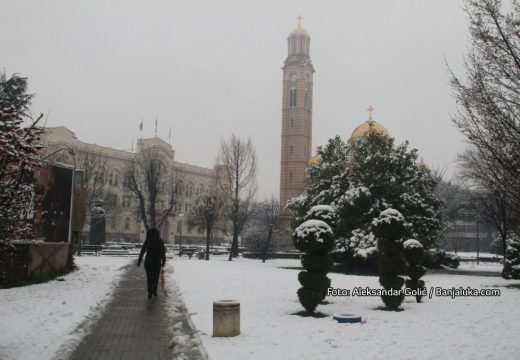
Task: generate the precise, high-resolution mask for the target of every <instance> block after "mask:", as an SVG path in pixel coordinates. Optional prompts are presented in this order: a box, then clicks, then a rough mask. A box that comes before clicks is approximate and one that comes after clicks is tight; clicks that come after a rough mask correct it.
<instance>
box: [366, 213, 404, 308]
mask: <svg viewBox="0 0 520 360" xmlns="http://www.w3.org/2000/svg"><path fill="white" fill-rule="evenodd" d="M405 229H406V227H405V222H404V217H403V215H402V214H401V213H400V212H399V211H397V210H395V209H387V210H385V211H382V212H381V214H379V217H378V218H377V219H374V221H372V231H373V233H374V235H375V236H376V238H377V243H378V249H379V259H378V265H379V283H380V284H381V285H382V286H383V287H384V288H385V289H386V290H392V291H400V290H401V288H402V286H403V284H404V279H403V278H402V277H400V276H399V274H400V273H401V272H402V269H403V266H404V262H403V258H402V257H401V250H402V248H403V244H402V242H401V241H402V236H403V234H404V233H405ZM381 299H382V300H383V302H384V303H385V305H386V306H387V307H388V308H390V309H397V308H398V307H399V306H400V305H401V303H402V301H403V299H404V295H403V293H402V292H400V293H399V294H398V295H382V296H381Z"/></svg>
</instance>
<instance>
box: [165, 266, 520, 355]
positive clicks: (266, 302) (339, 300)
mask: <svg viewBox="0 0 520 360" xmlns="http://www.w3.org/2000/svg"><path fill="white" fill-rule="evenodd" d="M173 264H174V268H175V272H174V273H173V274H170V275H169V280H168V281H169V282H173V283H175V284H176V285H177V286H178V287H179V288H180V290H181V293H182V296H183V297H184V300H185V302H186V306H187V308H188V311H189V312H190V313H192V320H193V322H194V324H195V326H196V327H197V328H198V329H199V330H200V332H201V338H202V341H203V343H204V346H205V348H206V350H207V351H208V353H209V356H210V359H215V360H218V359H228V360H233V359H237V360H238V359H280V360H282V359H283V360H288V359H342V360H343V359H351V358H352V359H354V358H357V359H383V358H384V359H449V358H458V359H514V358H518V352H519V351H520V343H519V342H518V334H520V322H519V321H518V319H519V318H520V307H519V306H518V299H519V297H520V288H519V287H517V288H508V287H506V286H507V285H512V284H515V286H520V282H518V281H516V282H514V281H505V280H503V279H501V278H499V277H490V276H487V277H486V276H467V275H466V276H462V275H445V274H431V275H426V276H425V280H426V282H427V286H435V287H443V288H452V287H456V288H458V287H459V286H463V287H464V288H466V287H468V286H470V287H472V288H477V289H482V288H487V289H490V288H495V287H497V288H498V289H500V291H501V295H500V296H499V297H457V298H455V299H452V298H450V297H435V296H434V297H433V298H432V299H426V300H425V301H424V302H423V303H421V304H417V303H415V300H414V299H412V298H407V299H406V300H405V303H404V304H403V308H404V310H403V311H401V312H391V311H384V310H381V308H380V307H381V305H382V302H381V300H380V298H378V297H335V298H333V297H328V298H327V301H328V302H329V304H327V305H320V306H319V307H318V311H320V312H322V313H324V314H327V315H332V314H334V313H339V312H349V313H354V314H358V315H362V316H363V318H364V319H366V323H364V324H352V325H345V324H338V323H336V322H335V321H334V320H332V318H331V317H326V318H304V317H300V316H298V315H293V314H294V313H296V312H299V311H300V310H301V309H302V308H301V306H300V304H299V303H298V299H297V296H296V290H297V289H298V287H299V283H298V281H297V274H298V271H299V270H295V269H283V268H281V267H282V266H284V267H295V266H299V261H297V260H273V261H270V262H268V263H265V264H262V263H261V262H260V261H257V260H245V259H241V260H237V261H233V262H228V261H225V259H224V258H217V257H214V258H213V260H211V261H209V262H207V261H200V260H194V259H192V260H187V259H186V260H184V259H182V260H179V259H178V258H176V259H174V262H173ZM330 277H331V278H332V286H333V287H336V288H344V289H353V288H354V287H356V286H362V287H365V286H369V287H371V288H380V286H379V285H378V280H377V277H372V276H347V275H341V274H330ZM221 299H236V300H240V306H241V331H242V334H241V335H240V336H238V337H235V338H213V337H212V336H211V335H212V302H213V300H221Z"/></svg>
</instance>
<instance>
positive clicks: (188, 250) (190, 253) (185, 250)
mask: <svg viewBox="0 0 520 360" xmlns="http://www.w3.org/2000/svg"><path fill="white" fill-rule="evenodd" d="M194 252H195V249H192V248H181V249H180V250H179V257H181V256H182V255H183V254H186V255H188V256H189V258H190V259H191V257H192V256H193V253H194Z"/></svg>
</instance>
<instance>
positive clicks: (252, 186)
mask: <svg viewBox="0 0 520 360" xmlns="http://www.w3.org/2000/svg"><path fill="white" fill-rule="evenodd" d="M217 163H218V166H217V172H218V175H217V178H218V179H219V182H220V184H219V186H220V188H221V190H222V191H223V196H224V199H225V204H226V207H225V214H226V217H227V218H228V219H229V220H230V222H231V224H232V234H233V240H232V242H231V250H230V252H229V261H231V260H232V258H233V257H236V256H238V237H239V235H240V232H241V231H242V228H243V227H244V224H245V222H246V221H247V218H248V216H249V210H250V205H251V201H252V199H253V196H254V194H255V191H256V153H255V149H254V147H253V144H252V142H251V139H250V138H249V139H247V141H246V140H244V139H241V138H239V137H237V136H235V135H231V137H230V138H229V140H228V141H225V140H223V139H222V140H221V143H220V152H219V155H218V158H217Z"/></svg>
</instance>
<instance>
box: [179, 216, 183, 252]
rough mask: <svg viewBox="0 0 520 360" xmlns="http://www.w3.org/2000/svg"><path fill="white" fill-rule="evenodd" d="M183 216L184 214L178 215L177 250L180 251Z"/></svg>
mask: <svg viewBox="0 0 520 360" xmlns="http://www.w3.org/2000/svg"><path fill="white" fill-rule="evenodd" d="M183 217H184V214H180V215H179V251H181V248H182V218H183Z"/></svg>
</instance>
